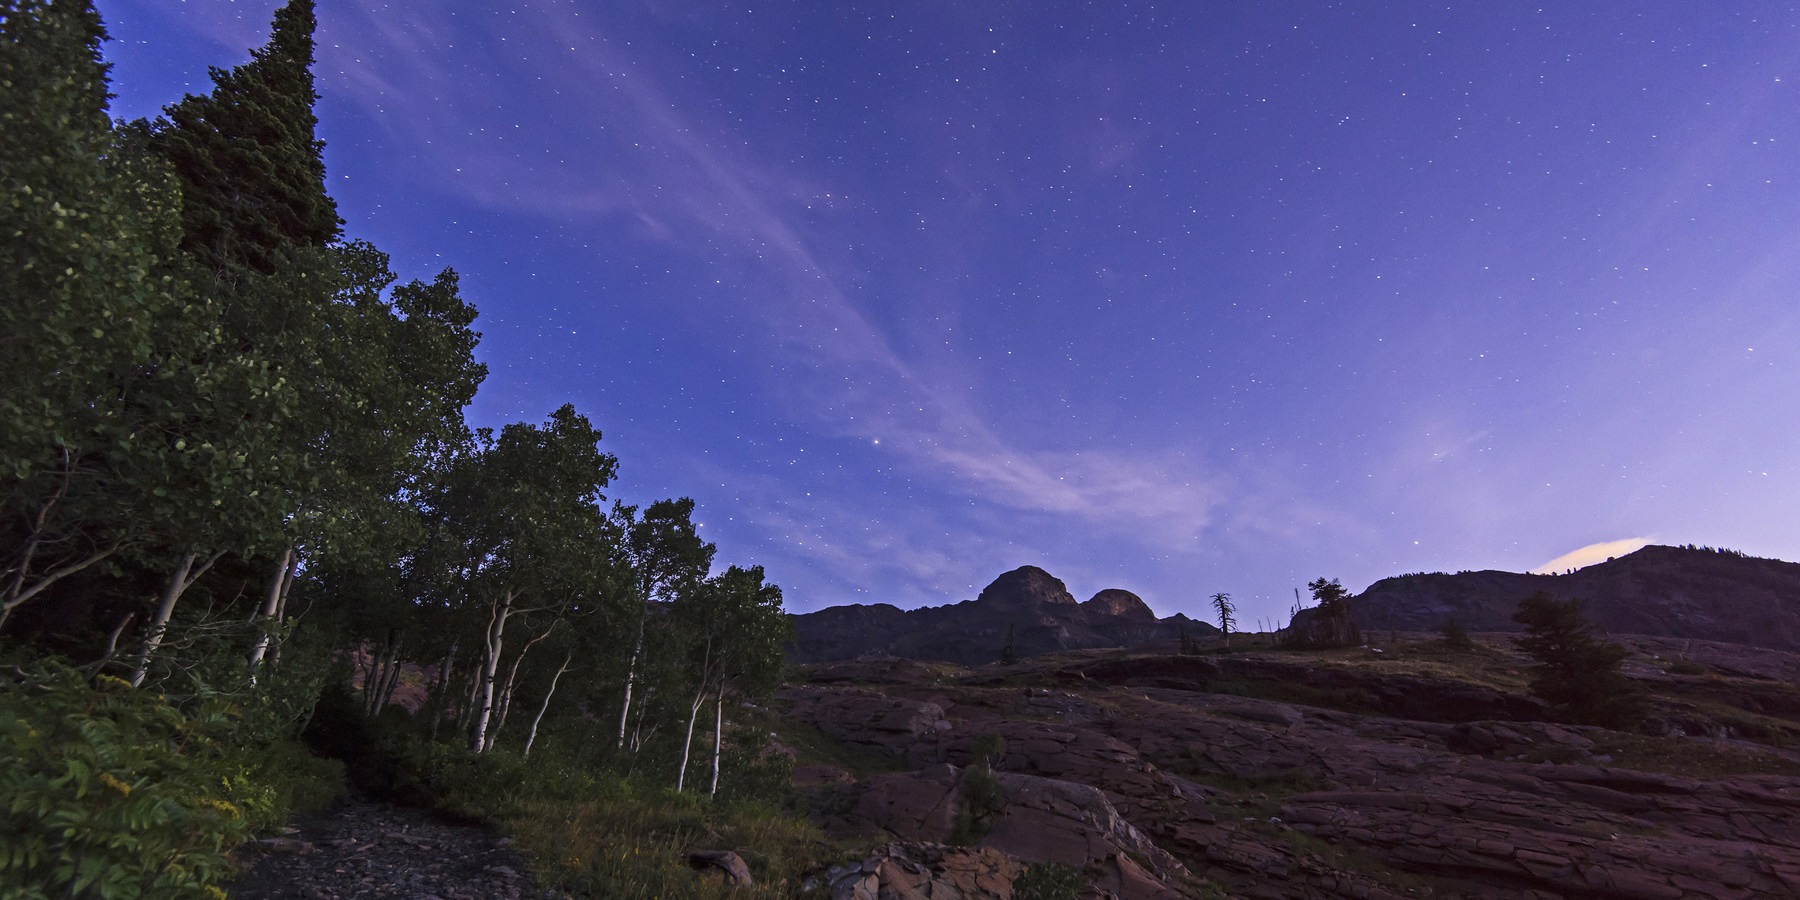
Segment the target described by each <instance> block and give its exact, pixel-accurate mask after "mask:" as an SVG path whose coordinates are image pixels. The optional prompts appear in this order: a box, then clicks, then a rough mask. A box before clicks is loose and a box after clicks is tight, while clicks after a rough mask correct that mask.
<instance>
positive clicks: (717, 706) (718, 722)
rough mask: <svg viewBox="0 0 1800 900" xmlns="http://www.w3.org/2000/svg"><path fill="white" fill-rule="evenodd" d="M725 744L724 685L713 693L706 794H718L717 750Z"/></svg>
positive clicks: (711, 795)
mask: <svg viewBox="0 0 1800 900" xmlns="http://www.w3.org/2000/svg"><path fill="white" fill-rule="evenodd" d="M724 746H725V686H724V685H722V684H721V685H719V689H718V691H717V692H716V693H714V694H713V765H712V787H710V788H708V789H707V791H706V794H707V796H709V797H717V796H719V751H720V750H721V749H723V748H724Z"/></svg>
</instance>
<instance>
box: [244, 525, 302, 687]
mask: <svg viewBox="0 0 1800 900" xmlns="http://www.w3.org/2000/svg"><path fill="white" fill-rule="evenodd" d="M293 573H294V548H293V546H291V545H290V546H289V547H288V548H287V549H286V550H283V551H281V561H280V563H278V564H277V565H276V566H275V574H274V575H273V576H271V577H270V578H269V590H268V592H267V594H266V596H264V597H263V604H262V607H261V608H260V609H258V610H257V611H256V614H255V615H253V616H251V617H250V624H252V625H256V626H259V627H258V628H257V633H256V644H255V645H254V646H252V647H251V648H250V683H251V684H255V683H256V670H257V668H258V667H260V666H261V665H262V661H263V656H264V655H265V654H267V653H268V652H269V638H270V634H269V628H270V627H271V626H272V625H273V624H274V623H276V622H280V621H281V615H280V614H281V601H282V598H283V597H285V596H286V595H287V582H288V579H290V578H292V577H293Z"/></svg>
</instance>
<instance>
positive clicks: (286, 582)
mask: <svg viewBox="0 0 1800 900" xmlns="http://www.w3.org/2000/svg"><path fill="white" fill-rule="evenodd" d="M298 568H300V551H299V550H298V549H296V550H295V551H294V558H293V559H290V560H288V570H287V577H286V578H284V579H282V582H281V597H280V599H278V600H276V601H275V621H276V622H277V623H281V622H286V621H287V602H288V595H289V594H292V593H293V592H294V570H296V569H298ZM294 624H295V627H296V628H297V627H299V621H298V620H296V621H295V623H294ZM280 665H281V641H279V640H277V641H275V642H274V643H273V644H271V645H270V647H269V668H271V669H273V668H275V667H277V666H280Z"/></svg>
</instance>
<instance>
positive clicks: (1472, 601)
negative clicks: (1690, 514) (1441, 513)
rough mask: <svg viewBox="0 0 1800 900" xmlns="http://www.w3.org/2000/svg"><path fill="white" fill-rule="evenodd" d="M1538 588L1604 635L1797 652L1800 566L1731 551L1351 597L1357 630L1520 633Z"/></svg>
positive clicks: (1401, 584)
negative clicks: (1448, 628)
mask: <svg viewBox="0 0 1800 900" xmlns="http://www.w3.org/2000/svg"><path fill="white" fill-rule="evenodd" d="M1536 591H1546V592H1548V593H1550V594H1552V595H1554V596H1556V597H1560V598H1569V599H1577V600H1581V601H1582V603H1583V611H1584V612H1585V614H1586V615H1587V617H1588V619H1589V620H1590V621H1592V622H1594V623H1595V625H1596V626H1597V627H1598V628H1600V629H1601V630H1604V631H1610V632H1615V633H1620V634H1646V635H1659V636H1665V637H1678V638H1695V639H1701V640H1710V641H1727V642H1731V643H1737V644H1748V645H1750V646H1754V647H1769V648H1773V649H1778V650H1790V651H1794V650H1800V564H1796V563H1791V562H1783V561H1781V560H1777V559H1759V558H1756V557H1752V556H1744V555H1742V554H1739V553H1736V552H1733V551H1720V550H1711V549H1701V548H1694V547H1663V546H1655V545H1652V546H1648V547H1644V548H1643V549H1641V550H1638V551H1636V552H1634V553H1629V554H1626V555H1625V556H1621V557H1618V558H1616V559H1611V560H1608V561H1606V562H1604V563H1600V564H1598V565H1593V566H1589V567H1587V568H1584V569H1577V570H1576V571H1574V572H1570V573H1566V574H1561V575H1528V574H1520V573H1515V572H1498V571H1492V570H1488V571H1482V572H1460V573H1458V574H1455V575H1444V574H1422V575H1402V576H1399V577H1397V578H1384V579H1382V580H1381V581H1377V582H1375V583H1374V584H1372V585H1370V586H1369V589H1368V590H1366V591H1363V592H1362V593H1361V594H1358V595H1357V596H1356V597H1354V598H1352V599H1351V610H1352V615H1353V617H1354V618H1355V620H1356V622H1357V623H1358V624H1360V625H1361V626H1362V627H1363V629H1364V630H1365V631H1388V630H1394V631H1428V630H1436V629H1439V628H1442V627H1443V626H1444V624H1445V623H1446V622H1448V621H1450V620H1451V619H1456V620H1458V621H1460V622H1461V623H1462V624H1463V626H1464V627H1466V628H1468V629H1469V630H1471V631H1520V630H1522V629H1521V627H1520V626H1519V625H1518V624H1517V623H1515V622H1514V621H1513V620H1512V615H1513V612H1514V610H1515V609H1517V608H1518V605H1519V601H1520V600H1523V599H1525V598H1526V597H1528V596H1530V595H1531V594H1532V593H1534V592H1536Z"/></svg>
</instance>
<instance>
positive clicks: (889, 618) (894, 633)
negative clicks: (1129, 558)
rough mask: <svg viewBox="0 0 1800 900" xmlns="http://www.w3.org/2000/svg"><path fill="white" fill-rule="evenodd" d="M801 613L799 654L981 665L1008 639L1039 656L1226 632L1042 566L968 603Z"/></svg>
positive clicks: (1017, 573) (1007, 578)
mask: <svg viewBox="0 0 1800 900" xmlns="http://www.w3.org/2000/svg"><path fill="white" fill-rule="evenodd" d="M793 622H794V641H793V643H792V644H790V645H789V647H788V659H789V660H790V661H792V662H797V663H814V662H828V661H838V660H850V659H857V658H863V657H870V656H880V655H886V656H895V657H903V658H911V659H927V660H942V661H945V662H953V663H958V664H961V665H981V664H983V663H990V662H995V661H997V660H999V659H1000V658H1001V655H1002V651H1003V650H1005V649H1006V648H1007V647H1008V645H1010V646H1011V647H1012V648H1013V650H1014V652H1015V653H1016V654H1017V656H1019V657H1030V656H1038V655H1042V654H1045V653H1053V652H1056V651H1060V650H1079V649H1092V648H1102V647H1133V646H1138V645H1141V644H1145V643H1148V642H1152V641H1164V640H1167V641H1172V640H1175V639H1176V638H1178V637H1180V636H1181V635H1183V634H1186V635H1188V636H1190V637H1194V638H1203V637H1206V636H1209V635H1212V634H1216V633H1218V629H1216V628H1214V627H1212V626H1211V625H1208V624H1206V623H1204V622H1199V621H1195V620H1192V619H1189V618H1187V617H1186V616H1184V615H1179V614H1177V615H1175V616H1171V617H1169V618H1167V619H1158V618H1157V617H1156V614H1155V613H1154V612H1153V611H1151V609H1150V607H1149V605H1148V604H1146V603H1145V602H1144V601H1143V599H1142V598H1140V597H1138V596H1137V595H1136V594H1133V593H1131V592H1130V591H1125V590H1119V589H1117V588H1112V589H1108V590H1104V591H1101V592H1099V593H1098V594H1095V595H1094V597H1093V598H1092V599H1090V600H1088V601H1087V602H1085V603H1077V602H1076V601H1075V597H1074V595H1073V594H1070V593H1069V589H1068V587H1067V586H1065V585H1064V584H1063V583H1062V582H1061V581H1060V580H1058V579H1057V578H1055V577H1054V576H1052V575H1051V574H1050V573H1048V572H1045V571H1044V570H1043V569H1040V568H1038V567H1036V566H1023V567H1021V568H1018V569H1014V570H1013V571H1011V572H1007V573H1005V574H1004V575H1001V576H1000V577H999V578H996V579H994V581H993V583H992V584H989V585H988V586H987V587H986V588H984V589H983V590H982V591H981V594H980V596H978V597H977V598H976V599H974V600H970V601H967V602H963V603H955V604H951V605H948V606H932V607H925V608H922V609H915V610H910V611H902V610H900V609H898V608H896V607H893V606H888V605H886V604H878V605H874V606H836V607H831V608H829V609H824V610H820V611H818V612H814V613H807V614H805V615H798V616H794V617H793Z"/></svg>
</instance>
